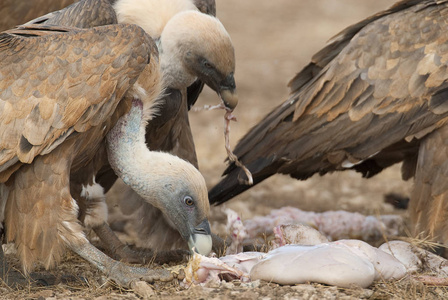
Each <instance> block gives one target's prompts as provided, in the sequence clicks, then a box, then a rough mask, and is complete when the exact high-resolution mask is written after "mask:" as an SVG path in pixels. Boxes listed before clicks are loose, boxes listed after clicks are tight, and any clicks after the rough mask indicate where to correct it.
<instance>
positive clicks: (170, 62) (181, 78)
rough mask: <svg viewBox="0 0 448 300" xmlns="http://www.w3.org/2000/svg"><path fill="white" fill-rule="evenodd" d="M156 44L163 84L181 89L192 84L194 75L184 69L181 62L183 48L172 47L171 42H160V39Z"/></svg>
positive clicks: (194, 78)
mask: <svg viewBox="0 0 448 300" xmlns="http://www.w3.org/2000/svg"><path fill="white" fill-rule="evenodd" d="M167 44H168V45H167ZM157 46H158V48H159V53H160V66H161V69H162V74H163V85H164V86H166V87H169V88H173V89H179V90H182V89H184V88H187V87H189V86H190V85H191V84H193V82H194V81H195V80H196V76H194V75H192V74H190V73H189V72H187V71H186V70H185V67H184V62H183V57H184V53H182V50H183V48H180V47H172V45H171V43H164V44H162V41H161V42H159V43H158V44H157Z"/></svg>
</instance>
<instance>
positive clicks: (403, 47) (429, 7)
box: [209, 0, 448, 242]
mask: <svg viewBox="0 0 448 300" xmlns="http://www.w3.org/2000/svg"><path fill="white" fill-rule="evenodd" d="M447 18H448V3H447V1H434V0H421V1H416V0H408V1H400V2H398V3H396V4H395V5H394V6H392V7H391V8H390V9H388V10H385V11H382V12H379V13H377V14H375V15H373V16H372V17H369V18H367V19H366V20H363V21H361V22H359V23H357V24H355V25H353V26H350V27H348V28H346V29H345V30H343V31H342V32H341V33H339V34H338V35H336V36H335V37H333V38H332V39H331V40H330V41H329V43H328V44H327V46H326V47H325V48H323V49H322V50H321V51H319V52H318V53H317V54H315V55H314V56H313V58H312V61H311V62H310V63H309V64H308V65H307V66H306V67H305V68H304V69H303V70H302V71H301V72H300V73H298V74H297V75H296V76H295V77H294V78H293V79H292V80H291V81H290V83H289V86H290V88H291V94H290V97H289V98H288V99H287V100H286V101H285V102H283V103H281V104H280V105H279V106H277V107H276V108H275V109H274V110H273V111H271V112H270V113H269V114H268V115H267V116H266V117H265V118H263V119H262V121H260V122H259V123H258V124H257V125H255V126H254V127H253V128H252V129H251V130H250V131H249V132H248V133H247V134H246V135H245V136H244V137H243V138H242V139H241V140H240V141H239V142H238V144H237V146H236V147H235V154H236V155H237V156H238V157H239V158H240V159H241V161H242V163H244V164H245V165H246V166H247V167H248V168H249V169H250V171H251V172H252V175H253V179H254V184H257V183H260V182H261V181H263V180H264V179H266V178H268V177H270V176H272V175H274V174H276V173H281V174H289V175H290V176H291V177H293V178H296V179H299V180H305V179H307V178H309V177H310V176H312V175H313V174H316V173H317V174H320V175H323V174H325V173H328V172H332V171H341V170H347V169H353V170H356V171H358V172H361V173H362V175H363V176H364V177H371V176H374V175H375V174H378V173H379V172H381V170H383V169H384V168H387V167H389V166H391V165H393V164H395V163H398V162H402V163H403V164H402V176H403V178H404V179H409V178H411V177H414V180H415V184H414V190H413V193H412V195H411V204H410V206H411V207H410V209H411V213H412V219H413V221H414V223H415V225H416V232H417V233H419V232H420V231H425V232H426V233H427V234H430V235H431V236H433V237H434V238H436V239H437V240H439V241H442V242H448V235H447V232H448V231H447V230H446V226H447V225H448V177H447V175H446V174H447V172H448V156H447V153H448V148H447V146H446V143H447V136H448V126H447V125H446V123H447V121H448V72H447V67H448V63H447V62H448V37H447V34H446V33H447V32H448V23H447V22H446V20H447ZM241 179H244V173H243V172H242V171H241V170H240V169H239V168H237V167H236V166H235V165H234V164H233V163H232V164H230V165H229V166H228V168H227V169H226V170H225V172H224V178H223V179H222V180H221V181H220V182H219V183H218V184H217V185H216V186H215V187H213V188H212V189H211V190H210V191H209V198H210V201H211V203H214V204H219V203H223V202H225V201H227V200H229V199H231V198H232V197H234V196H236V195H238V194H240V193H242V192H243V191H245V190H247V189H249V188H251V186H247V185H245V184H244V183H243V182H241Z"/></svg>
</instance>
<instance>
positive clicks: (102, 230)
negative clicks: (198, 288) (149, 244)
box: [93, 223, 190, 265]
mask: <svg viewBox="0 0 448 300" xmlns="http://www.w3.org/2000/svg"><path fill="white" fill-rule="evenodd" d="M93 230H94V231H95V233H96V235H97V236H98V237H99V238H100V240H101V241H102V243H103V245H104V247H105V248H106V251H107V252H108V253H109V254H110V255H111V257H113V258H114V259H116V260H119V261H122V262H126V263H132V264H147V263H156V264H160V265H162V264H165V263H172V262H174V263H180V262H186V261H188V258H189V256H190V252H189V251H187V250H167V251H158V252H156V251H152V250H150V249H144V250H133V249H131V248H130V247H129V246H127V245H125V244H123V243H122V242H121V241H120V240H119V239H118V237H117V236H116V235H115V233H114V232H113V231H112V229H111V228H110V227H109V225H108V224H107V223H103V224H101V225H99V226H96V227H94V228H93Z"/></svg>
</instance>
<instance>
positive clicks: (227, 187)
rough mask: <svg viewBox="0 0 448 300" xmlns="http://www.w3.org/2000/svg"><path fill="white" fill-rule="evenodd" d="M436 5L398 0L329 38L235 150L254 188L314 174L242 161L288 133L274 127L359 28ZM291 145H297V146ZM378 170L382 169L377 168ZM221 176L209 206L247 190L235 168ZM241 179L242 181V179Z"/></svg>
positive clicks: (260, 159) (274, 162)
mask: <svg viewBox="0 0 448 300" xmlns="http://www.w3.org/2000/svg"><path fill="white" fill-rule="evenodd" d="M443 2H446V1H443ZM436 4H440V2H438V3H436V1H401V2H399V3H397V4H396V5H394V6H393V7H391V8H390V9H389V10H386V11H383V12H380V13H378V14H376V15H374V16H372V17H370V18H368V19H366V20H364V21H362V22H359V23H357V24H355V25H353V26H350V27H348V28H347V29H345V30H344V31H342V32H341V33H340V34H338V35H337V36H336V37H335V38H333V42H330V44H329V45H328V46H326V47H325V48H324V49H323V50H321V51H320V52H318V53H317V54H316V55H315V56H314V57H313V61H312V62H311V63H310V64H309V65H308V66H306V67H305V68H304V69H303V70H302V71H301V72H300V73H298V74H297V75H296V76H295V77H294V78H293V80H291V82H290V84H289V85H290V87H291V90H292V92H291V97H290V98H289V99H288V100H287V101H286V102H284V103H283V104H280V105H279V106H278V107H277V108H275V109H274V110H273V111H272V112H271V113H269V114H268V115H267V116H265V118H263V119H262V120H263V121H262V122H260V123H259V124H257V125H256V126H254V127H253V128H252V129H251V130H250V131H249V132H248V133H247V134H246V135H245V136H244V137H243V138H242V139H241V140H240V141H239V143H238V145H237V146H236V147H235V151H234V152H235V154H236V155H237V156H238V157H240V159H241V160H242V162H243V163H245V164H246V166H248V167H249V169H250V170H251V171H252V174H253V175H254V174H255V175H254V185H255V184H257V183H259V182H261V181H263V180H264V179H266V178H268V177H270V176H271V175H273V174H275V173H284V174H290V175H291V176H293V177H295V178H298V179H306V178H308V177H309V176H311V175H312V174H314V173H315V172H316V171H313V172H310V173H309V174H307V173H306V171H305V172H303V173H301V174H294V173H293V172H294V171H292V170H291V169H288V167H285V165H286V166H287V165H288V164H289V161H288V159H287V158H281V157H278V156H277V155H276V154H275V153H271V155H269V156H257V157H248V159H249V160H250V163H248V162H247V159H245V155H246V154H247V155H249V156H250V155H251V152H252V150H253V148H254V147H256V146H257V145H258V143H261V141H262V140H263V139H265V137H266V135H268V134H270V135H271V136H274V134H273V133H272V132H274V131H275V130H278V134H277V136H278V135H281V134H282V132H283V133H284V132H288V130H286V129H283V130H280V129H278V128H277V127H278V126H279V124H282V126H288V125H285V124H286V123H292V122H290V121H291V120H293V118H294V112H295V110H296V107H295V105H294V103H295V102H296V101H297V100H298V98H299V97H298V94H300V92H301V90H302V89H303V88H304V87H305V86H307V85H310V84H312V83H313V82H315V81H316V80H318V79H319V76H320V74H321V70H323V69H324V68H325V67H326V66H327V65H328V63H329V62H331V61H332V60H333V59H334V58H335V57H336V56H337V55H338V53H339V52H340V51H341V50H342V49H343V48H344V47H345V46H347V45H348V43H349V42H350V41H351V39H352V38H353V37H354V36H355V35H356V34H357V33H358V32H359V31H360V30H361V29H362V28H364V26H366V25H367V24H369V23H371V22H373V21H375V20H377V19H379V18H381V17H383V16H386V15H389V14H392V13H396V12H399V11H400V10H404V9H407V8H410V7H412V6H415V5H420V7H418V8H419V9H420V10H421V9H423V8H425V7H428V6H431V5H436ZM428 122H430V120H428ZM283 128H285V127H283ZM278 142H279V141H278V140H277V143H278ZM295 145H297V143H296V144H295ZM393 147H397V148H399V146H394V145H393ZM271 152H272V151H271ZM397 160H398V159H397V158H396V157H395V158H393V159H392V160H391V163H390V164H392V163H395V162H397ZM398 161H399V160H398ZM247 164H248V165H247ZM380 169H381V170H382V168H381V167H380ZM359 171H361V172H363V171H364V170H362V169H361V168H360V169H359ZM379 171H380V170H378V171H377V172H379ZM325 173H326V171H323V172H322V173H321V174H325ZM223 176H225V177H224V178H223V179H222V180H221V181H220V182H219V183H218V184H217V185H216V186H215V187H213V188H212V189H211V190H210V191H209V199H210V203H212V204H220V203H223V202H225V201H227V200H229V199H231V198H233V197H234V196H236V195H238V194H240V193H242V192H243V191H245V190H247V189H248V188H250V187H251V186H247V185H244V184H242V183H241V180H240V179H239V177H240V176H244V175H243V173H242V172H241V170H239V169H238V168H236V166H235V164H234V163H232V164H230V165H229V166H228V168H227V169H226V170H225V171H224V173H223ZM242 179H244V177H243V178H242Z"/></svg>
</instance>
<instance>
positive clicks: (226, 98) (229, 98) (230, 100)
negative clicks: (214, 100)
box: [219, 90, 238, 111]
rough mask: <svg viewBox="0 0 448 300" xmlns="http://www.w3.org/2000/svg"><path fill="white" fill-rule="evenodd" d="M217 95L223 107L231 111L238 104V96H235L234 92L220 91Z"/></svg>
mask: <svg viewBox="0 0 448 300" xmlns="http://www.w3.org/2000/svg"><path fill="white" fill-rule="evenodd" d="M219 94H220V96H221V100H222V102H223V103H224V105H225V106H226V107H227V108H228V109H230V110H231V111H233V110H234V109H235V107H236V106H237V104H238V95H237V94H236V90H221V91H220V92H219Z"/></svg>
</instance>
